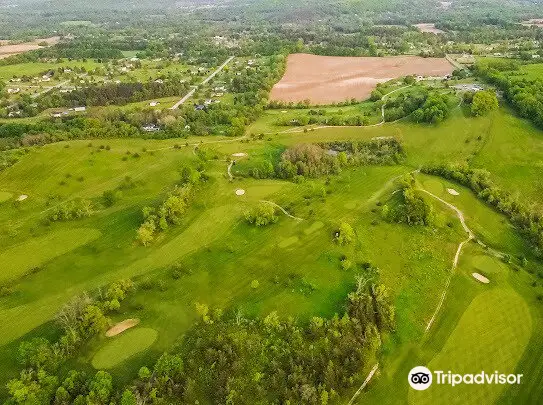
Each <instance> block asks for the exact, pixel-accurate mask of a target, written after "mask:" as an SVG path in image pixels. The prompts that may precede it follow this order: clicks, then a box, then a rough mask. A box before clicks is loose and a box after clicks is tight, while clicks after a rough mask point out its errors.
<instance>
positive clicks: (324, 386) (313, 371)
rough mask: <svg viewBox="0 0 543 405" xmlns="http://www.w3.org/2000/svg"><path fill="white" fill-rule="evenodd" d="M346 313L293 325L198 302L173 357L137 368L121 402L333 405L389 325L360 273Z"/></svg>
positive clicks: (390, 316) (384, 308)
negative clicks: (193, 321) (197, 318)
mask: <svg viewBox="0 0 543 405" xmlns="http://www.w3.org/2000/svg"><path fill="white" fill-rule="evenodd" d="M346 308H347V309H346V311H345V313H343V314H342V315H335V316H334V317H332V318H330V319H325V318H321V317H313V318H312V319H311V321H309V322H308V324H300V323H298V322H296V321H295V320H294V319H293V318H288V319H281V318H280V317H279V316H278V314H277V313H276V312H272V313H271V314H269V315H268V316H266V317H265V318H263V319H247V318H245V317H244V316H243V314H242V313H241V312H239V311H238V312H237V313H236V314H235V315H234V316H225V315H223V313H222V311H219V310H215V311H212V310H210V309H209V308H208V307H207V306H205V305H203V304H199V305H198V308H197V309H198V312H199V313H200V315H201V316H202V322H201V323H200V324H199V325H197V326H196V327H195V329H194V330H193V331H192V332H190V333H189V334H188V335H187V336H186V337H185V338H184V341H183V343H182V345H180V349H179V351H174V352H172V353H169V354H164V355H163V356H162V357H160V358H159V360H158V361H157V362H156V364H155V365H154V367H153V368H152V369H149V368H146V367H143V368H142V369H140V372H139V378H138V379H137V380H136V381H135V382H134V384H133V386H132V387H130V389H129V390H128V391H125V392H124V394H123V398H126V401H127V402H122V403H123V404H136V403H143V402H142V401H145V400H146V399H148V398H152V399H153V403H156V404H167V403H179V402H183V403H198V402H199V403H202V402H211V403H236V404H255V403H298V404H329V403H333V402H335V401H337V400H338V399H339V394H340V393H341V392H342V391H343V390H345V389H347V388H350V387H353V386H355V385H356V384H357V383H359V382H360V380H361V378H362V377H363V376H362V375H361V372H362V371H363V370H364V367H367V366H368V365H369V364H370V362H371V361H373V360H374V358H375V356H376V354H377V352H378V350H379V348H380V347H381V342H382V335H383V333H387V332H390V331H392V330H393V328H394V322H395V316H394V307H393V305H392V303H391V301H390V298H389V295H388V291H387V289H386V288H385V287H384V286H383V285H380V284H376V283H374V282H373V281H372V280H371V278H370V277H369V276H368V275H364V276H360V278H359V279H358V283H357V289H356V290H355V291H353V292H351V293H350V294H349V295H348V298H347V302H346ZM210 365H213V366H211V367H210ZM129 398H130V401H128V399H129Z"/></svg>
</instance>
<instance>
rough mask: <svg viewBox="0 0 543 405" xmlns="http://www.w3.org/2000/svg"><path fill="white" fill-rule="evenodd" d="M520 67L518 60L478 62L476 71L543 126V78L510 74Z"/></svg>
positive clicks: (524, 113) (525, 115)
mask: <svg viewBox="0 0 543 405" xmlns="http://www.w3.org/2000/svg"><path fill="white" fill-rule="evenodd" d="M517 69H518V62H517V63H514V62H509V63H508V62H506V61H502V62H498V63H496V62H492V63H484V64H477V65H476V66H475V71H476V73H477V74H479V75H480V76H481V77H483V78H484V79H485V80H487V81H488V82H490V83H492V84H493V85H495V86H496V87H498V88H499V89H500V90H502V91H503V94H504V97H505V99H506V100H507V101H508V102H510V103H511V104H512V105H513V107H514V108H515V109H516V110H517V111H518V113H519V115H520V116H522V117H524V118H528V119H529V120H531V121H532V122H533V123H534V124H536V125H537V126H538V127H540V128H543V79H541V78H534V79H529V78H526V77H522V76H520V77H519V76H515V75H512V74H510V73H511V72H512V71H514V70H517Z"/></svg>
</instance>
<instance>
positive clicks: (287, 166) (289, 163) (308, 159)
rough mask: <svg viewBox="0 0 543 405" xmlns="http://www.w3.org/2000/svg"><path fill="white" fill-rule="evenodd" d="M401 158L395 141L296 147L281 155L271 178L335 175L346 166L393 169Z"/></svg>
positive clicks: (328, 143)
mask: <svg viewBox="0 0 543 405" xmlns="http://www.w3.org/2000/svg"><path fill="white" fill-rule="evenodd" d="M403 157H404V151H403V148H402V146H401V144H400V142H399V141H398V140H397V139H395V138H382V139H374V140H371V141H369V142H349V141H345V142H342V141H338V142H326V143H320V144H298V145H295V146H292V147H290V148H288V149H287V150H285V151H284V152H283V154H282V155H281V161H280V162H279V164H278V165H277V167H276V171H275V172H276V173H275V174H276V175H277V177H279V178H284V179H292V178H294V179H295V178H297V176H304V177H318V176H322V175H328V174H337V173H339V172H340V171H341V168H342V167H347V166H359V165H371V164H378V165H394V164H398V163H400V162H401V161H402V160H403Z"/></svg>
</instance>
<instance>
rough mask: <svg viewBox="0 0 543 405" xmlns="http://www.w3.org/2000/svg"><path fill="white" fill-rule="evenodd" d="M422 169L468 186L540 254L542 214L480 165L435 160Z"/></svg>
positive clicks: (542, 250) (541, 248)
mask: <svg viewBox="0 0 543 405" xmlns="http://www.w3.org/2000/svg"><path fill="white" fill-rule="evenodd" d="M421 172H422V173H427V174H433V175H436V176H441V177H444V178H446V179H449V180H453V181H456V182H458V183H460V184H462V185H464V186H466V187H468V188H470V189H471V190H472V191H473V192H474V193H475V194H476V195H477V197H478V198H480V199H481V200H483V201H485V202H486V203H487V204H489V205H491V206H492V207H494V208H495V209H496V210H497V211H499V212H501V213H502V214H504V215H506V216H507V217H508V218H509V220H510V221H511V223H513V225H515V226H516V227H517V229H518V230H519V232H520V233H521V234H522V235H524V237H526V239H527V240H528V241H529V242H530V244H531V246H532V248H533V252H534V254H535V255H536V256H537V257H543V215H542V214H541V212H540V211H538V210H536V209H534V208H532V207H531V206H529V205H527V204H524V203H522V202H520V201H518V200H517V199H516V198H514V197H513V196H511V194H510V193H509V192H507V191H505V190H503V189H501V188H499V187H498V186H497V185H496V184H495V183H494V182H493V181H492V180H491V178H490V174H489V173H488V172H487V171H486V170H483V169H473V168H470V167H469V166H467V165H451V164H440V165H439V164H438V165H427V166H424V167H422V168H421Z"/></svg>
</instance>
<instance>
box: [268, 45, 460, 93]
mask: <svg viewBox="0 0 543 405" xmlns="http://www.w3.org/2000/svg"><path fill="white" fill-rule="evenodd" d="M453 69H454V67H453V66H452V65H451V64H450V63H449V62H448V61H447V60H446V59H444V58H422V57H419V56H390V57H383V58H377V57H342V56H318V55H309V54H292V55H289V57H288V61H287V69H286V72H285V75H284V76H283V78H282V79H281V80H280V81H279V82H278V83H277V84H276V85H275V86H274V87H273V89H272V91H271V95H270V99H271V100H274V101H283V102H290V101H293V102H301V101H304V100H309V101H310V102H311V103H312V104H331V103H335V102H340V101H345V100H350V99H352V98H354V99H356V100H364V99H366V98H368V97H369V96H370V94H371V92H372V90H373V89H374V88H375V86H376V85H377V83H381V82H386V81H388V80H391V79H394V78H398V77H402V76H407V75H422V76H445V75H447V74H450V73H451V72H452V71H453Z"/></svg>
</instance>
